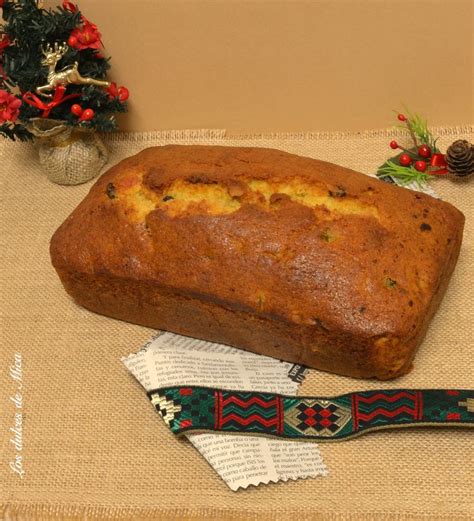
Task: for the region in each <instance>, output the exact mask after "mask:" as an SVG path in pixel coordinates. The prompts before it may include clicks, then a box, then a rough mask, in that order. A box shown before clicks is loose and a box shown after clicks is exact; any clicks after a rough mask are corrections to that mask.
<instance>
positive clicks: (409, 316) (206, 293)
mask: <svg viewBox="0 0 474 521" xmlns="http://www.w3.org/2000/svg"><path fill="white" fill-rule="evenodd" d="M463 222H464V217H463V215H462V214H461V213H460V212H459V211H458V210H457V209H456V208H454V207H453V206H451V205H450V204H448V203H446V202H443V201H440V200H437V199H434V198H432V197H430V196H428V195H424V194H421V193H417V192H413V191H410V190H407V189H403V188H399V187H396V186H392V185H390V184H387V183H384V182H381V181H379V180H377V179H374V178H370V177H368V176H365V175H363V174H360V173H357V172H354V171H351V170H349V169H346V168H342V167H340V166H336V165H333V164H330V163H326V162H322V161H318V160H315V159H310V158H305V157H299V156H295V155H292V154H289V153H286V152H282V151H279V150H272V149H262V148H243V147H219V146H175V145H169V146H163V147H154V148H149V149H146V150H144V151H142V152H140V153H139V154H137V155H135V156H133V157H130V158H128V159H125V160H124V161H122V162H121V163H119V164H118V165H116V166H115V167H113V168H112V169H111V170H110V171H109V172H107V173H106V174H105V175H104V176H102V177H101V178H100V179H99V181H98V182H97V183H96V184H95V185H94V186H93V188H92V189H91V192H90V193H89V195H88V196H87V197H86V199H85V200H84V201H83V202H82V203H81V204H80V205H79V207H78V208H77V209H76V210H75V211H74V212H73V214H72V215H71V216H70V217H69V218H68V219H67V220H66V221H65V223H64V224H63V225H62V226H61V228H60V229H59V230H58V232H57V233H56V235H55V237H54V239H53V243H52V252H53V259H54V263H55V266H56V267H61V268H62V269H67V270H70V271H77V272H81V273H101V274H108V275H110V276H112V277H119V278H126V279H129V280H130V279H139V280H145V281H149V282H150V284H156V285H161V286H163V287H166V288H168V289H170V290H172V291H175V292H178V293H180V294H181V295H190V296H193V297H198V298H200V299H202V300H205V301H211V302H215V303H218V304H221V305H222V306H225V307H228V308H231V309H239V310H245V311H250V312H252V313H256V314H259V315H262V316H267V317H269V318H272V319H279V320H283V321H288V322H292V323H297V324H304V325H314V326H317V327H318V328H320V329H321V330H322V331H323V332H324V331H327V332H331V331H337V332H339V333H340V334H346V333H347V334H350V335H352V336H353V335H358V336H362V337H374V338H378V339H379V342H380V343H382V344H383V343H384V342H385V343H386V342H389V343H390V346H396V345H397V343H398V342H399V341H400V339H403V340H406V339H407V338H410V336H414V335H415V334H416V331H417V328H419V327H420V324H421V323H422V322H423V318H424V314H426V313H427V310H428V309H429V306H430V304H431V301H432V299H433V298H434V295H435V294H436V292H437V289H438V287H439V285H440V282H441V279H442V277H443V276H444V265H445V263H446V262H447V260H448V259H449V258H450V256H452V250H453V248H454V243H455V242H456V243H457V245H458V246H459V242H460V237H461V235H462V227H463Z"/></svg>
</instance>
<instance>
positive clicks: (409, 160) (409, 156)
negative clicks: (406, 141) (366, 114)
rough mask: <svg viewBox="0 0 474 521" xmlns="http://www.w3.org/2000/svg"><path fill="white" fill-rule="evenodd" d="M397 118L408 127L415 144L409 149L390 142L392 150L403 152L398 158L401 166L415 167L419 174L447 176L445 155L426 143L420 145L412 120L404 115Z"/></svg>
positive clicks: (395, 142)
mask: <svg viewBox="0 0 474 521" xmlns="http://www.w3.org/2000/svg"><path fill="white" fill-rule="evenodd" d="M397 118H398V120H399V121H402V122H404V123H405V124H406V125H407V127H408V130H409V131H410V134H411V136H412V139H413V143H414V148H412V149H407V148H405V147H402V146H401V145H400V144H399V143H398V142H397V141H395V140H393V141H390V148H392V149H393V150H396V149H400V150H403V154H401V155H400V156H399V157H398V162H399V163H400V165H401V166H406V167H411V166H413V167H414V168H415V170H417V171H418V172H423V173H424V172H427V173H428V174H438V175H439V174H445V173H446V172H447V170H446V169H445V168H444V167H445V166H446V162H445V160H444V156H443V154H439V153H436V151H435V150H432V148H431V147H430V146H429V145H428V144H426V143H423V144H421V145H420V144H419V143H418V141H417V139H416V137H415V134H414V132H413V129H412V127H411V123H410V120H409V118H407V117H406V116H405V115H404V114H398V116H397ZM433 167H434V168H433ZM436 167H441V168H436Z"/></svg>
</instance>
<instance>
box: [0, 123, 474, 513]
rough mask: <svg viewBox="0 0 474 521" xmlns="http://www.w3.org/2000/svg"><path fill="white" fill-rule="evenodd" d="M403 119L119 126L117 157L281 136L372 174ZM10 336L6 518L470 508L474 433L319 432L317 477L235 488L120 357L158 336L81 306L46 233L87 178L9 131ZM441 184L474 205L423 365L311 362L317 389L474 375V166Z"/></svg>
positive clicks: (286, 143) (425, 384)
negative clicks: (19, 470)
mask: <svg viewBox="0 0 474 521" xmlns="http://www.w3.org/2000/svg"><path fill="white" fill-rule="evenodd" d="M435 133H436V134H437V135H439V136H440V137H441V139H440V146H441V147H442V148H443V149H445V148H446V146H447V145H449V144H450V143H451V142H452V141H454V140H455V139H461V138H463V139H468V140H470V141H471V142H472V140H473V137H474V127H468V128H445V129H443V128H441V129H435ZM397 136H400V134H399V132H398V131H377V132H365V133H360V134H287V135H281V134H280V135H278V134H275V135H270V136H268V135H267V136H237V137H230V136H229V137H227V136H226V135H225V132H224V131H176V132H163V133H150V134H131V135H130V134H128V135H127V134H121V135H116V136H111V137H109V138H107V145H108V146H109V149H110V151H111V161H112V162H116V161H118V160H119V159H121V158H123V157H125V156H127V155H130V154H132V153H134V152H136V151H138V150H140V149H142V148H144V147H146V146H150V145H152V144H164V143H169V142H173V143H183V144H184V143H186V144H187V143H189V144H190V143H212V144H226V145H255V146H270V147H276V148H281V149H285V150H288V151H290V152H295V153H299V154H304V155H310V156H314V157H319V158H321V159H327V160H330V161H333V162H336V163H339V164H342V165H345V166H349V167H352V168H354V169H357V170H360V171H362V172H373V171H374V170H375V168H376V167H377V165H379V164H380V163H381V162H382V161H383V160H384V159H385V158H386V157H387V156H388V152H389V150H388V148H387V143H388V142H389V141H390V139H393V138H394V137H397ZM0 161H1V164H2V169H1V174H0V175H1V179H2V196H3V201H2V205H1V212H2V219H1V230H0V234H1V238H2V242H3V244H2V272H1V273H2V275H1V304H2V348H1V350H0V362H1V377H0V397H1V407H0V448H1V458H0V505H1V506H0V512H1V515H0V518H1V517H2V515H3V518H5V519H9V520H20V519H21V520H28V521H29V520H40V519H41V520H49V519H71V520H73V519H74V520H79V519H121V520H125V519H127V520H128V519H134V520H135V519H206V520H207V519H219V520H227V519H232V520H235V519H250V520H252V519H255V520H256V519H259V520H260V519H301V520H304V519H327V520H334V521H336V520H346V519H348V520H356V519H357V520H358V519H367V520H377V521H379V520H391V519H393V520H401V519H416V520H419V519H424V520H428V519H430V520H431V519H440V520H441V519H443V520H445V519H459V520H461V519H472V517H473V516H474V499H473V494H472V483H473V481H474V469H473V466H472V464H471V463H470V457H472V449H473V442H474V437H473V434H472V432H468V431H464V430H461V429H460V430H448V431H445V430H442V431H437V430H430V429H420V430H417V429H414V430H410V431H404V432H398V431H393V432H380V433H374V434H367V435H366V436H363V437H361V438H359V439H354V440H353V441H346V442H340V443H334V444H325V445H322V446H321V447H322V453H323V456H324V458H325V461H326V463H327V465H328V467H329V470H330V475H329V477H327V478H317V479H308V480H299V481H296V482H294V481H290V482H286V483H278V484H271V485H268V486H260V487H259V488H252V487H251V488H249V489H247V490H241V491H239V492H237V493H234V492H232V491H230V490H229V489H228V488H227V486H226V485H225V484H224V483H223V482H222V481H221V480H220V479H219V477H218V476H217V475H216V474H215V472H214V471H213V470H212V469H211V468H210V467H209V466H208V464H207V463H206V462H205V460H204V459H203V458H202V457H201V456H200V455H199V454H198V453H197V452H196V451H195V450H194V449H193V448H192V447H191V445H190V444H189V443H187V442H186V441H185V440H178V439H176V438H175V437H174V436H173V435H172V434H171V433H170V432H169V430H168V429H167V427H166V426H165V425H164V424H163V422H162V420H161V419H160V418H159V417H158V415H157V414H156V412H155V410H154V409H153V407H152V406H151V405H150V403H149V401H148V400H147V398H146V395H145V394H144V392H143V390H142V388H141V387H140V385H139V384H138V383H136V382H135V381H134V379H133V377H132V376H131V375H130V374H129V373H128V372H127V371H126V369H125V367H124V366H123V365H122V363H121V362H120V357H121V356H123V355H126V354H128V353H130V352H132V351H136V350H137V349H138V348H139V347H140V345H141V344H142V343H143V342H145V341H146V340H147V339H148V338H149V337H150V336H151V334H152V331H151V330H149V329H146V328H142V327H138V326H134V325H131V324H127V323H123V322H119V321H116V320H112V319H108V318H105V317H101V316H98V315H95V314H93V313H90V312H88V311H86V310H84V309H81V308H79V307H77V306H76V305H75V304H74V303H73V302H72V301H71V299H69V297H68V296H67V295H66V294H65V293H64V291H63V289H62V287H61V285H60V282H59V280H58V279H57V277H56V275H55V273H54V271H53V269H52V267H51V265H50V263H49V254H48V241H49V238H50V236H51V234H52V233H53V231H54V230H55V229H56V227H57V226H58V225H59V224H60V223H61V222H62V221H63V220H64V218H65V217H66V216H67V215H68V214H69V212H70V211H71V210H72V209H73V208H74V207H75V206H76V205H77V203H78V202H79V201H80V200H81V199H82V198H83V197H84V195H85V194H86V192H87V191H88V190H89V188H90V186H91V184H90V183H89V184H86V185H79V186H75V187H64V186H59V185H54V184H52V183H50V182H49V181H48V180H47V179H46V178H45V177H44V176H43V175H42V174H41V173H40V169H39V165H38V162H37V156H36V154H35V151H34V150H33V148H32V147H29V146H27V145H22V144H8V143H2V144H1V147H0ZM433 187H434V189H435V190H436V191H437V192H438V193H439V194H440V195H441V196H442V197H443V198H444V199H446V200H448V201H451V202H453V203H454V204H455V205H456V206H457V207H458V208H459V209H460V210H462V211H463V212H464V213H465V215H466V231H465V239H464V243H463V247H462V252H461V257H460V260H459V264H458V266H457V269H456V271H455V274H454V277H453V280H452V282H451V284H450V287H449V289H448V292H447V295H446V297H445V299H444V301H443V303H442V305H441V308H440V310H439V312H438V314H437V315H436V317H435V319H434V321H433V323H432V325H431V328H430V330H429V332H428V335H427V338H426V340H425V342H424V343H423V345H422V347H421V349H420V351H419V353H418V356H417V359H416V365H415V369H414V370H413V371H412V372H411V373H410V374H409V375H407V376H405V377H403V378H400V379H398V380H396V381H394V382H385V383H383V382H372V381H367V382H364V381H358V380H353V379H350V378H345V377H339V376H335V375H330V374H324V373H319V372H316V371H313V372H312V373H311V374H310V376H309V378H308V379H307V380H306V381H305V382H304V384H303V385H302V387H301V393H302V394H307V395H313V394H314V395H318V394H336V393H345V392H351V391H356V390H362V389H367V390H370V389H376V388H385V389H392V388H396V387H407V388H415V387H418V388H433V387H434V388H440V387H446V388H453V387H454V388H469V387H472V385H473V380H472V373H473V357H472V352H473V343H474V335H473V333H474V331H473V324H474V311H473V306H472V299H471V294H472V285H473V280H474V276H473V273H472V266H473V264H474V179H473V180H470V181H469V180H467V181H466V180H460V181H458V182H452V181H450V180H448V179H444V178H443V179H436V180H435V181H434V182H433ZM15 352H20V353H21V354H22V358H23V371H24V376H23V383H24V388H23V391H22V392H23V400H24V406H23V409H22V411H23V414H24V433H23V450H22V456H23V464H24V470H25V472H26V473H25V476H24V479H23V480H20V479H19V477H18V476H17V475H16V474H14V473H13V472H12V471H11V470H10V468H9V462H10V461H11V460H12V459H13V458H14V455H15V452H16V450H15V448H14V447H13V445H12V444H11V443H10V442H9V439H10V433H9V428H10V427H12V426H13V425H14V414H15V407H14V404H13V402H11V400H9V397H10V396H11V395H13V394H14V392H15V385H14V382H13V380H12V379H11V378H10V377H9V375H8V367H9V366H10V365H11V364H12V363H13V357H14V353H15Z"/></svg>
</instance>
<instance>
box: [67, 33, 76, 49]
mask: <svg viewBox="0 0 474 521" xmlns="http://www.w3.org/2000/svg"><path fill="white" fill-rule="evenodd" d="M67 44H68V45H69V47H75V46H76V45H77V38H76V37H75V36H70V37H69V38H68V41H67Z"/></svg>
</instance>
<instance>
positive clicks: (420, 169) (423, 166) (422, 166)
mask: <svg viewBox="0 0 474 521" xmlns="http://www.w3.org/2000/svg"><path fill="white" fill-rule="evenodd" d="M415 169H416V170H418V172H424V171H425V170H426V161H416V162H415Z"/></svg>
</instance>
